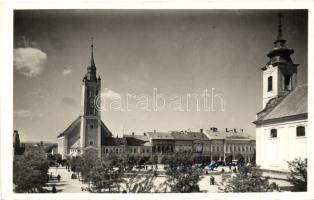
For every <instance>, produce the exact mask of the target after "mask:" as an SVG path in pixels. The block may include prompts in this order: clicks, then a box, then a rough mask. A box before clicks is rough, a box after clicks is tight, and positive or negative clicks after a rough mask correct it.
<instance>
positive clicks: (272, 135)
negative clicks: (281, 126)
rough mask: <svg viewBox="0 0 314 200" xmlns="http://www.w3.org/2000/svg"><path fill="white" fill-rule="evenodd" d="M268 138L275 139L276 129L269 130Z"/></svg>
mask: <svg viewBox="0 0 314 200" xmlns="http://www.w3.org/2000/svg"><path fill="white" fill-rule="evenodd" d="M270 137H271V138H276V137H277V129H271V130H270Z"/></svg>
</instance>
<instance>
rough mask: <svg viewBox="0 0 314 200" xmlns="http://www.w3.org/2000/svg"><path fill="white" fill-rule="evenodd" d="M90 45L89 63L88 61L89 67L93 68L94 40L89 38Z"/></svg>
mask: <svg viewBox="0 0 314 200" xmlns="http://www.w3.org/2000/svg"><path fill="white" fill-rule="evenodd" d="M91 40H92V44H91V61H90V66H91V67H94V66H95V61H94V38H93V37H92V38H91Z"/></svg>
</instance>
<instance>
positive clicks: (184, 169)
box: [164, 151, 202, 192]
mask: <svg viewBox="0 0 314 200" xmlns="http://www.w3.org/2000/svg"><path fill="white" fill-rule="evenodd" d="M168 162H169V164H170V167H169V168H168V169H167V171H166V182H165V185H166V186H167V187H168V188H169V189H170V191H171V192H199V191H200V188H199V185H198V183H199V181H200V180H201V178H202V171H201V170H199V169H193V168H192V165H193V163H194V160H193V154H192V153H191V152H188V151H187V152H177V153H175V155H174V156H172V157H171V158H169V159H168ZM164 190H165V191H166V190H167V188H164Z"/></svg>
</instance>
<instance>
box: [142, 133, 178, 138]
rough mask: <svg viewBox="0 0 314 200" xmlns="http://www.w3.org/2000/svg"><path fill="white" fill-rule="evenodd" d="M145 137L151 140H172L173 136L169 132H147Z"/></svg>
mask: <svg viewBox="0 0 314 200" xmlns="http://www.w3.org/2000/svg"><path fill="white" fill-rule="evenodd" d="M147 135H148V136H149V137H150V138H151V139H158V140H173V139H174V138H173V136H172V135H171V133H170V132H148V133H147Z"/></svg>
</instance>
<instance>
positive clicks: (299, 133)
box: [297, 126, 305, 137]
mask: <svg viewBox="0 0 314 200" xmlns="http://www.w3.org/2000/svg"><path fill="white" fill-rule="evenodd" d="M300 136H305V127H304V126H298V127H297V137H300Z"/></svg>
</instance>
